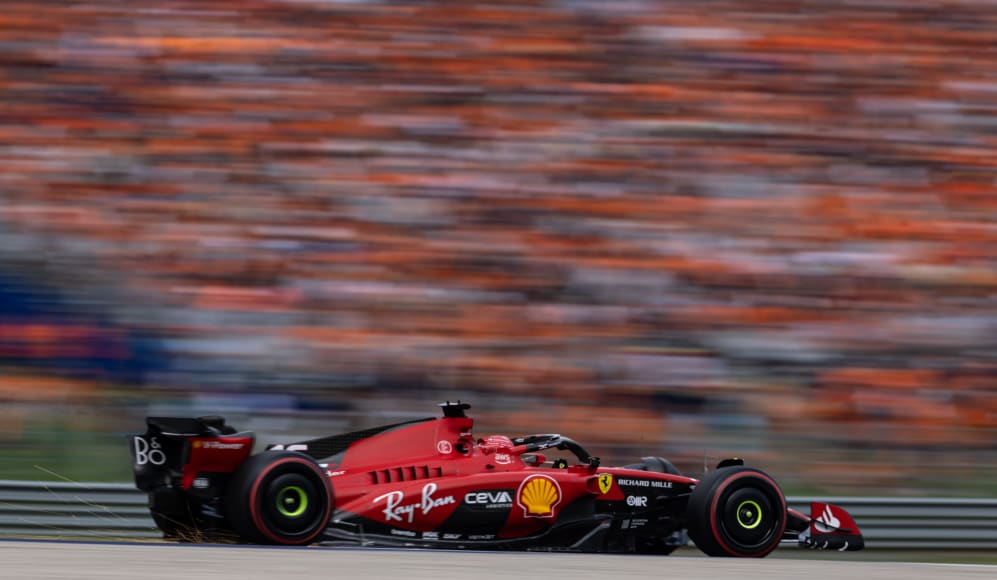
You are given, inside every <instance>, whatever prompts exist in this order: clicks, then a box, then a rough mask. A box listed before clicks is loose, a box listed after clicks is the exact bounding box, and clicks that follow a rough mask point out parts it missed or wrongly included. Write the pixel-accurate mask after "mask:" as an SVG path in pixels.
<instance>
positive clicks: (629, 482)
mask: <svg viewBox="0 0 997 580" xmlns="http://www.w3.org/2000/svg"><path fill="white" fill-rule="evenodd" d="M616 483H617V484H619V485H621V486H624V487H656V488H659V489H671V487H672V482H670V481H660V480H657V479H617V480H616Z"/></svg>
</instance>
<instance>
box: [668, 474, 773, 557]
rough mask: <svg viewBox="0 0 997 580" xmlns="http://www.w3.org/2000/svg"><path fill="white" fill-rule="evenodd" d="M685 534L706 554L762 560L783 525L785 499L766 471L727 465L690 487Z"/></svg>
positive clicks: (769, 550) (771, 547) (770, 549)
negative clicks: (692, 488)
mask: <svg viewBox="0 0 997 580" xmlns="http://www.w3.org/2000/svg"><path fill="white" fill-rule="evenodd" d="M687 517H688V529H689V537H690V538H691V539H692V541H693V542H694V543H695V544H696V547H698V548H699V549H700V550H702V551H703V552H704V553H706V554H707V555H709V556H737V557H755V558H760V557H762V556H765V555H767V554H768V553H769V552H771V551H772V550H774V549H775V548H776V546H778V545H779V542H780V541H781V540H782V534H783V532H784V531H785V529H786V498H785V496H783V493H782V490H781V489H779V486H778V485H777V484H776V482H775V481H774V480H773V479H772V478H771V477H769V476H768V475H767V474H766V473H765V472H763V471H760V470H758V469H754V468H751V467H743V466H736V467H725V468H722V469H718V470H716V471H714V472H713V473H710V474H709V475H707V476H706V477H705V478H703V480H702V481H700V482H699V484H698V485H697V486H696V489H694V490H693V492H692V496H691V497H690V498H689V505H688V509H687Z"/></svg>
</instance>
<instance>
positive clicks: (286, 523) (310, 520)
mask: <svg viewBox="0 0 997 580" xmlns="http://www.w3.org/2000/svg"><path fill="white" fill-rule="evenodd" d="M320 497H321V496H320V489H319V488H318V487H317V486H316V484H315V482H314V481H312V480H311V479H310V478H309V477H307V476H305V475H303V474H301V473H284V474H281V475H278V476H277V477H275V478H273V479H272V480H271V481H270V482H269V484H268V485H267V486H266V491H265V494H264V495H263V497H261V498H260V501H262V502H263V505H264V506H266V508H265V509H264V514H265V517H264V519H265V521H266V524H267V527H269V528H270V529H271V530H273V531H274V532H276V533H278V534H280V535H282V536H285V537H296V536H300V535H307V534H310V533H311V531H312V530H314V529H315V526H318V525H321V524H322V522H320V521H319V520H320V519H321V516H322V513H323V510H324V505H323V502H322V501H319V498H320Z"/></svg>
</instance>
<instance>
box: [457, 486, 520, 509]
mask: <svg viewBox="0 0 997 580" xmlns="http://www.w3.org/2000/svg"><path fill="white" fill-rule="evenodd" d="M464 503H466V504H468V505H480V506H485V508H486V509H501V508H510V507H512V495H511V494H510V493H509V492H508V491H504V490H499V491H472V492H469V493H468V494H467V495H465V496H464Z"/></svg>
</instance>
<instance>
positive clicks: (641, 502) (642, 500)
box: [627, 495, 647, 507]
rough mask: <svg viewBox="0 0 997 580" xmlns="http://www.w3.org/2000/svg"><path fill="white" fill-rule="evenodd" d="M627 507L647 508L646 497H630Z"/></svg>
mask: <svg viewBox="0 0 997 580" xmlns="http://www.w3.org/2000/svg"><path fill="white" fill-rule="evenodd" d="M627 505H628V506H630V507H647V496H646V495H628V496H627Z"/></svg>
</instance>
